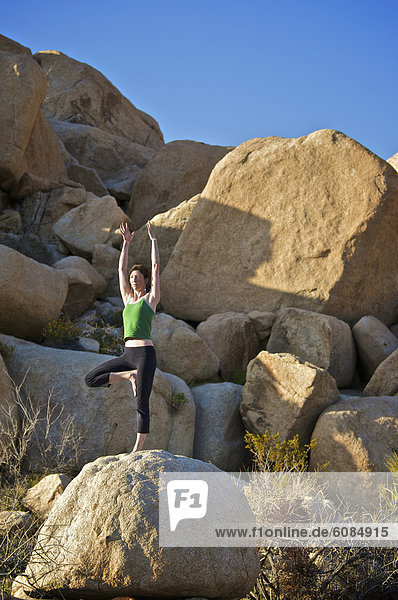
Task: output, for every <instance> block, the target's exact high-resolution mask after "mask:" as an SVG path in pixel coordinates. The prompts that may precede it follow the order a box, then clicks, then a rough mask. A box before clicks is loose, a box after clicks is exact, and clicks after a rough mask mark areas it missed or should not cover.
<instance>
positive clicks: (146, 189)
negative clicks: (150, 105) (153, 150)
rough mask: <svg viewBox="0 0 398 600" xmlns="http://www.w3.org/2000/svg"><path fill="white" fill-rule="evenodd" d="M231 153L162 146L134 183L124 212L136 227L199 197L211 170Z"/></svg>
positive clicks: (180, 144) (199, 146) (186, 143)
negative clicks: (194, 197)
mask: <svg viewBox="0 0 398 600" xmlns="http://www.w3.org/2000/svg"><path fill="white" fill-rule="evenodd" d="M231 150H232V148H226V147H224V146H211V145H209V144H203V143H202V142H192V141H190V140H177V141H174V142H170V143H169V144H166V145H165V146H164V147H163V148H162V149H161V150H160V152H158V153H157V154H156V155H155V156H154V157H153V158H152V159H151V160H150V161H149V162H148V164H147V165H146V166H145V167H144V168H143V169H142V170H141V171H140V172H139V173H138V175H137V178H136V180H135V183H134V187H133V192H132V195H131V200H130V204H129V208H128V211H127V212H128V214H129V215H130V216H131V218H132V219H133V221H134V223H135V224H136V227H141V226H142V225H144V224H145V223H146V221H148V219H151V218H152V217H153V216H154V215H157V214H158V213H161V212H165V211H167V210H169V209H170V208H172V207H173V206H177V205H178V204H180V203H181V202H184V200H188V199H189V198H192V196H195V195H196V194H199V193H200V192H201V191H202V190H203V188H204V187H205V185H206V183H207V180H208V178H209V175H210V173H211V172H212V170H213V168H214V166H215V165H216V164H217V163H218V161H219V160H221V159H222V158H223V157H224V156H225V155H226V154H227V153H228V152H230V151H231Z"/></svg>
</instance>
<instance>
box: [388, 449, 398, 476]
mask: <svg viewBox="0 0 398 600" xmlns="http://www.w3.org/2000/svg"><path fill="white" fill-rule="evenodd" d="M386 466H387V469H388V470H389V471H390V472H391V473H398V453H397V452H394V451H393V453H392V456H389V457H388V458H387V460H386Z"/></svg>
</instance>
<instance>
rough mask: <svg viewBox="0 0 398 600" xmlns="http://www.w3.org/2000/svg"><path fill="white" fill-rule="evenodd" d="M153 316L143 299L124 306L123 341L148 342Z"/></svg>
mask: <svg viewBox="0 0 398 600" xmlns="http://www.w3.org/2000/svg"><path fill="white" fill-rule="evenodd" d="M154 314H155V313H154V312H153V310H152V308H151V307H150V306H149V304H148V302H147V301H146V300H145V298H141V300H138V302H134V304H126V306H125V307H124V310H123V328H124V339H125V340H126V338H135V339H138V340H150V339H151V328H152V319H153V316H154Z"/></svg>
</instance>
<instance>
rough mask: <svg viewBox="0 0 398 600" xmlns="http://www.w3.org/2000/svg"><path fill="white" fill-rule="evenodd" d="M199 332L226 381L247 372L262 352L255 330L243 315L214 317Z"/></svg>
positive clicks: (229, 314)
mask: <svg viewBox="0 0 398 600" xmlns="http://www.w3.org/2000/svg"><path fill="white" fill-rule="evenodd" d="M196 331H197V332H198V334H199V335H200V337H201V338H202V339H203V340H204V341H205V342H206V344H207V345H208V346H209V348H211V350H212V351H213V352H214V354H215V355H216V356H217V358H218V360H219V363H220V367H219V368H220V373H221V375H222V376H223V377H227V378H228V376H230V375H231V374H232V373H233V372H242V371H246V367H247V365H248V364H249V361H251V360H252V358H254V357H255V356H256V354H257V353H258V351H259V347H258V339H257V335H256V332H255V329H254V326H253V324H252V322H251V320H250V318H249V317H248V316H247V315H244V314H242V313H235V312H227V313H222V314H219V315H212V316H211V317H209V318H208V319H207V320H206V321H203V322H202V323H199V325H198V327H197V328H196Z"/></svg>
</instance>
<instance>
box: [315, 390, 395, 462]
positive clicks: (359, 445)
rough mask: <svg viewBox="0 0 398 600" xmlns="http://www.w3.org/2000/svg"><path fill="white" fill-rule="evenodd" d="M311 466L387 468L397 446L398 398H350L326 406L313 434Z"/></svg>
mask: <svg viewBox="0 0 398 600" xmlns="http://www.w3.org/2000/svg"><path fill="white" fill-rule="evenodd" d="M312 437H313V438H316V440H317V443H316V446H315V448H314V449H313V450H311V457H310V470H314V469H316V468H317V466H318V465H322V464H325V463H327V465H326V467H325V468H326V470H327V471H387V464H386V461H387V460H388V458H390V457H391V456H392V451H393V450H395V451H396V449H397V448H398V398H397V397H396V396H392V397H391V396H378V397H368V398H347V399H345V400H341V401H340V402H337V403H336V404H333V406H330V407H329V408H327V409H326V410H325V411H324V412H323V413H322V414H321V415H320V417H319V419H318V421H317V423H316V426H315V428H314V432H313V435H312Z"/></svg>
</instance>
